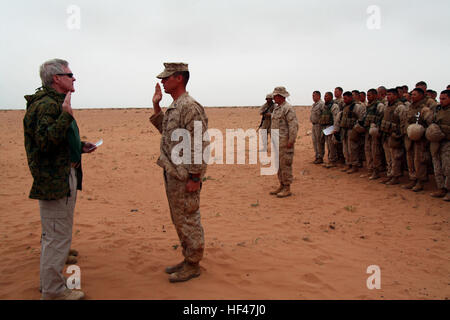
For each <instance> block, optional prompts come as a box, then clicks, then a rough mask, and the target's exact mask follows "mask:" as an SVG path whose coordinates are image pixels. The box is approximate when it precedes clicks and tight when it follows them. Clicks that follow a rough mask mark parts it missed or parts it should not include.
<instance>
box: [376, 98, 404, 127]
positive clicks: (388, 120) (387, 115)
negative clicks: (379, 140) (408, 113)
mask: <svg viewBox="0 0 450 320" xmlns="http://www.w3.org/2000/svg"><path fill="white" fill-rule="evenodd" d="M401 104H402V102H401V101H400V100H397V102H395V103H394V104H393V105H392V106H389V105H388V106H387V107H386V109H385V110H384V114H383V120H382V121H381V125H380V130H381V131H382V132H384V133H385V134H386V135H388V136H389V135H390V134H391V133H393V132H395V133H397V134H398V133H400V116H399V115H398V113H395V110H396V109H397V108H398V106H399V105H401Z"/></svg>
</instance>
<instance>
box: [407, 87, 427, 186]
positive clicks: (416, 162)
mask: <svg viewBox="0 0 450 320" xmlns="http://www.w3.org/2000/svg"><path fill="white" fill-rule="evenodd" d="M412 101H413V103H412V104H411V105H410V106H409V107H408V109H407V110H406V113H405V117H404V118H403V119H402V126H401V128H402V133H403V134H404V135H405V148H406V160H407V163H408V174H409V180H410V183H408V184H406V185H404V186H403V188H404V189H412V190H413V191H414V192H417V191H420V190H423V185H424V183H425V181H427V179H428V175H427V162H428V161H429V160H430V154H429V142H428V141H427V140H426V139H425V136H422V138H420V139H419V140H417V141H413V140H411V139H410V138H409V137H408V135H407V129H408V126H409V125H411V124H414V123H416V121H417V118H416V115H417V114H418V113H420V116H419V121H418V123H419V124H420V125H422V126H423V127H424V128H427V126H428V125H429V124H431V122H432V119H433V112H432V111H431V110H430V108H428V106H427V98H426V97H425V92H424V91H423V90H422V89H420V88H415V89H414V90H413V92H412Z"/></svg>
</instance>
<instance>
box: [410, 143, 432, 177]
mask: <svg viewBox="0 0 450 320" xmlns="http://www.w3.org/2000/svg"><path fill="white" fill-rule="evenodd" d="M405 146H406V161H407V163H408V173H409V179H410V180H419V181H426V180H427V161H428V160H429V154H428V151H427V140H425V139H424V138H422V139H420V140H418V141H411V140H410V139H409V138H408V137H405Z"/></svg>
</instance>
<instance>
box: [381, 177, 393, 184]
mask: <svg viewBox="0 0 450 320" xmlns="http://www.w3.org/2000/svg"><path fill="white" fill-rule="evenodd" d="M392 178H393V177H386V178H384V179H382V180H381V181H380V183H388V182H389V181H391V179H392Z"/></svg>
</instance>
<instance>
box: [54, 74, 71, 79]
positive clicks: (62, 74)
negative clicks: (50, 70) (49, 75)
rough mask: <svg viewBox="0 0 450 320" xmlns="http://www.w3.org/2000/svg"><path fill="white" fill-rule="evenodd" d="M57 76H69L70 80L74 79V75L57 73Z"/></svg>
mask: <svg viewBox="0 0 450 320" xmlns="http://www.w3.org/2000/svg"><path fill="white" fill-rule="evenodd" d="M56 75H57V76H68V77H69V78H73V73H57V74H56Z"/></svg>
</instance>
